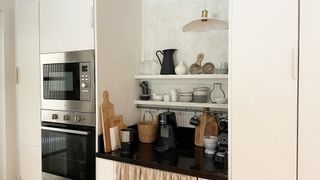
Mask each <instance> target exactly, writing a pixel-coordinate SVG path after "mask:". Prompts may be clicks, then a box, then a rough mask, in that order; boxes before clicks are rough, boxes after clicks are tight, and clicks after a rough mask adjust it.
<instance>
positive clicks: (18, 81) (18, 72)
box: [16, 67, 20, 84]
mask: <svg viewBox="0 0 320 180" xmlns="http://www.w3.org/2000/svg"><path fill="white" fill-rule="evenodd" d="M19 75H20V69H19V67H16V84H19V83H20V77H19Z"/></svg>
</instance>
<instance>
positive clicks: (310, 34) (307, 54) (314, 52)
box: [298, 0, 320, 180]
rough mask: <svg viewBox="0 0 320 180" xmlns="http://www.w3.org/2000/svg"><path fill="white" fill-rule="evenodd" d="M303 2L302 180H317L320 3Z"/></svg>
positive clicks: (308, 0) (300, 178)
mask: <svg viewBox="0 0 320 180" xmlns="http://www.w3.org/2000/svg"><path fill="white" fill-rule="evenodd" d="M300 3H301V4H300V59H299V68H300V69H299V71H300V72H299V73H300V75H299V81H300V83H299V141H298V145H299V146H298V152H299V154H298V158H299V160H298V180H313V179H320V174H319V161H320V155H319V152H320V141H319V140H318V137H320V131H319V130H320V121H319V107H320V95H319V92H320V81H319V67H320V61H319V59H320V54H319V50H320V46H319V42H320V34H319V32H320V23H319V20H318V19H319V16H320V12H319V8H320V2H319V1H317V0H303V1H300Z"/></svg>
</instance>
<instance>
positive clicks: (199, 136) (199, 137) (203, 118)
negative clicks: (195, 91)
mask: <svg viewBox="0 0 320 180" xmlns="http://www.w3.org/2000/svg"><path fill="white" fill-rule="evenodd" d="M207 119H208V113H206V112H203V113H202V114H201V115H200V117H199V121H200V123H199V125H198V126H197V127H196V129H195V133H194V144H195V145H196V146H200V147H203V136H204V130H205V128H206V122H207Z"/></svg>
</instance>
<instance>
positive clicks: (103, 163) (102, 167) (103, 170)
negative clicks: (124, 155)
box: [96, 158, 116, 180]
mask: <svg viewBox="0 0 320 180" xmlns="http://www.w3.org/2000/svg"><path fill="white" fill-rule="evenodd" d="M96 167H97V168H96V176H97V177H96V179H97V180H112V179H115V178H116V176H115V168H114V161H111V160H107V159H101V158H96Z"/></svg>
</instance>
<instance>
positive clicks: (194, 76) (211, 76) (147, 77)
mask: <svg viewBox="0 0 320 180" xmlns="http://www.w3.org/2000/svg"><path fill="white" fill-rule="evenodd" d="M135 79H138V80H152V79H154V80H161V79H226V80H227V79H228V74H186V75H135Z"/></svg>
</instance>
